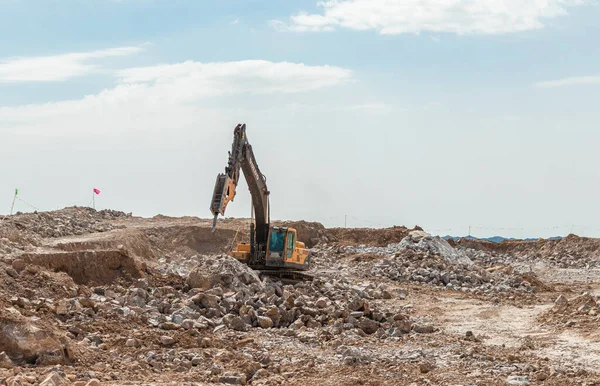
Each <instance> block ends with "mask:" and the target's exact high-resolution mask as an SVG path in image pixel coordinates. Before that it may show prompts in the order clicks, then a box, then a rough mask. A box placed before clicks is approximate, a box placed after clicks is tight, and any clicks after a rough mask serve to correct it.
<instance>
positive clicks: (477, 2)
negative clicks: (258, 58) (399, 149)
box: [271, 0, 587, 35]
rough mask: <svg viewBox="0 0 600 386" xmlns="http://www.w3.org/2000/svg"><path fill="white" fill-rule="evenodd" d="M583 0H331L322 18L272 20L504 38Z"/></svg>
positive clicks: (316, 27) (295, 27) (322, 27)
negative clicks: (498, 35) (487, 35)
mask: <svg viewBox="0 0 600 386" xmlns="http://www.w3.org/2000/svg"><path fill="white" fill-rule="evenodd" d="M586 2H587V0H526V1H524V0H401V1H399V0H330V1H322V2H319V3H318V5H319V6H320V7H322V8H323V13H322V14H309V13H307V12H301V13H299V14H296V15H293V16H291V17H290V20H289V21H288V22H287V23H286V22H282V21H280V20H274V21H271V25H272V26H273V27H275V28H277V29H280V30H281V29H285V30H292V31H301V32H306V31H330V30H333V29H334V28H335V27H342V28H349V29H354V30H376V31H378V32H379V33H381V34H384V35H397V34H403V33H419V32H422V31H430V32H449V33H456V34H504V33H511V32H518V31H526V30H533V29H539V28H542V27H543V26H544V23H543V22H544V20H545V19H551V18H555V17H559V16H563V15H565V14H567V9H568V8H569V7H571V6H575V5H580V4H584V3H586Z"/></svg>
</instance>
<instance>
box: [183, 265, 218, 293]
mask: <svg viewBox="0 0 600 386" xmlns="http://www.w3.org/2000/svg"><path fill="white" fill-rule="evenodd" d="M213 281H214V280H213V278H212V275H207V274H206V273H205V272H202V270H201V269H194V270H193V271H192V272H190V274H189V275H188V278H187V279H186V281H185V283H186V284H187V285H188V286H190V288H200V289H204V290H207V289H210V288H211V287H212V286H213Z"/></svg>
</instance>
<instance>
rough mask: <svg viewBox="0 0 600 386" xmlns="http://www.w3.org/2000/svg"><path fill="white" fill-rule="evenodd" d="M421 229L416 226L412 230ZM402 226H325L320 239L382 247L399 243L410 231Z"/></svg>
mask: <svg viewBox="0 0 600 386" xmlns="http://www.w3.org/2000/svg"><path fill="white" fill-rule="evenodd" d="M417 229H418V230H421V228H419V227H416V228H414V229H412V230H417ZM412 230H411V229H408V228H406V227H404V226H394V227H392V228H382V229H372V228H327V229H325V230H324V231H323V236H322V237H321V240H322V242H323V243H326V244H340V245H369V246H378V247H384V246H386V245H388V244H393V243H399V242H400V241H402V239H404V238H405V237H406V236H408V233H409V232H411V231H412Z"/></svg>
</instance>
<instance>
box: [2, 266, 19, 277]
mask: <svg viewBox="0 0 600 386" xmlns="http://www.w3.org/2000/svg"><path fill="white" fill-rule="evenodd" d="M5 271H6V273H7V274H8V276H10V277H12V278H17V277H19V273H18V272H17V271H16V270H15V269H14V268H13V267H7V268H6V269H5Z"/></svg>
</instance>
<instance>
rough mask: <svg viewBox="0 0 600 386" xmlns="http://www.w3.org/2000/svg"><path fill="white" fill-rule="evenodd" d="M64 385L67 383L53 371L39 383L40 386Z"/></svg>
mask: <svg viewBox="0 0 600 386" xmlns="http://www.w3.org/2000/svg"><path fill="white" fill-rule="evenodd" d="M66 384H67V381H66V380H65V379H64V378H63V377H61V376H60V375H58V373H56V372H54V371H53V372H51V373H50V374H48V376H46V378H44V380H43V381H42V383H40V386H63V385H66Z"/></svg>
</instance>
